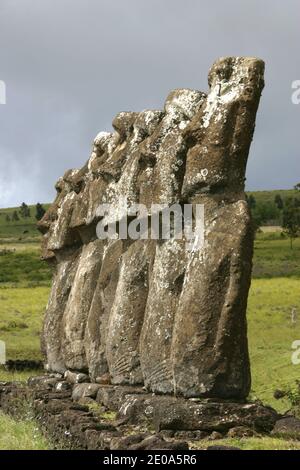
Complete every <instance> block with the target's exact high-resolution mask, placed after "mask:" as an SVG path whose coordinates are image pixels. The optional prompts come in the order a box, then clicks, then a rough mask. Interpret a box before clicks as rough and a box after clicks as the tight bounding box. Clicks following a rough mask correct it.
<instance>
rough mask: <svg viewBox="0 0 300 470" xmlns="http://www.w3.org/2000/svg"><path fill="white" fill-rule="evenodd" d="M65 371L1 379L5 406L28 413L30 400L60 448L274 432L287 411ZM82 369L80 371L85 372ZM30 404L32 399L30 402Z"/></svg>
mask: <svg viewBox="0 0 300 470" xmlns="http://www.w3.org/2000/svg"><path fill="white" fill-rule="evenodd" d="M75 375H76V374H73V375H72V374H70V376H69V377H67V380H66V379H65V378H63V377H62V376H60V375H59V374H50V375H45V376H39V377H32V378H30V379H29V380H28V383H27V384H23V383H17V382H1V383H0V409H1V410H2V411H3V412H5V413H9V414H11V415H13V416H17V417H19V416H22V413H23V410H24V402H29V403H30V408H31V409H32V413H33V416H34V417H35V419H37V421H38V423H39V426H40V429H41V431H42V432H43V433H44V434H45V435H46V436H47V437H48V439H49V440H50V443H51V446H53V448H67V449H99V450H100V449H101V450H114V449H116V450H117V449H128V450H138V449H144V450H150V449H156V450H158V449H159V450H165V449H166V450H167V449H169V450H187V449H189V448H194V445H195V442H196V441H197V440H200V439H207V441H208V442H207V447H208V448H209V444H210V442H209V441H212V440H215V439H220V438H222V437H244V436H247V437H248V436H253V435H258V434H269V433H271V432H272V430H273V429H274V427H275V424H276V422H278V420H279V418H280V416H279V415H278V414H277V413H276V411H275V410H273V409H272V408H269V407H266V406H263V405H261V404H259V403H248V402H231V401H228V400H227V401H225V400H224V401H216V400H215V399H214V400H210V399H205V400H204V399H195V398H193V399H185V398H179V397H174V396H169V395H154V394H151V393H147V392H146V391H145V390H144V389H143V388H142V387H133V386H113V385H109V384H108V385H103V384H96V383H89V382H81V383H74V380H75V381H76V377H75ZM83 378H84V376H83V374H77V380H79V381H80V380H82V379H83ZM27 410H28V407H27Z"/></svg>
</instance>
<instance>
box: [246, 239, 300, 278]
mask: <svg viewBox="0 0 300 470" xmlns="http://www.w3.org/2000/svg"><path fill="white" fill-rule="evenodd" d="M254 247H255V249H254V258H253V277H254V278H273V277H298V278H300V238H297V239H296V240H294V243H293V249H292V250H291V248H290V241H289V239H288V238H287V237H284V238H282V235H281V232H279V233H278V232H274V233H259V234H257V236H256V240H255V245H254Z"/></svg>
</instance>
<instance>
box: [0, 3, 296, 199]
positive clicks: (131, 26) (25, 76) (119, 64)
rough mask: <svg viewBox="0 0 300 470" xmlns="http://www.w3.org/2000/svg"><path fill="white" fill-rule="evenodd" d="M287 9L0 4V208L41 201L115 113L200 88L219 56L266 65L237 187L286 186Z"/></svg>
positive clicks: (291, 157) (290, 130) (290, 128)
mask: <svg viewBox="0 0 300 470" xmlns="http://www.w3.org/2000/svg"><path fill="white" fill-rule="evenodd" d="M298 10H299V1H298V0H295V1H294V0H288V1H286V2H282V1H277V0H264V1H261V0H260V1H259V0H244V1H242V2H241V1H240V0H219V1H211V0H207V1H206V0H205V1H200V0H186V1H185V2H183V1H182V0H180V1H179V0H147V1H146V0H115V1H114V2H113V1H111V0H107V1H105V0H0V80H4V81H5V83H6V87H7V104H6V105H0V206H2V207H3V206H8V205H17V204H19V203H20V202H22V201H23V200H26V202H32V203H34V202H36V201H37V200H40V201H49V200H51V199H52V198H53V195H54V192H53V184H54V182H55V180H56V179H57V178H58V177H59V176H60V175H61V174H62V173H63V172H64V171H65V170H66V169H67V168H69V167H76V166H81V165H82V164H83V163H84V161H85V160H86V159H87V158H88V156H89V152H90V145H91V141H92V139H93V137H94V136H95V135H96V134H97V132H99V131H100V130H106V129H110V127H111V121H112V118H113V117H114V115H115V114H116V113H117V112H118V111H121V110H141V109H144V108H159V107H162V105H163V101H164V98H165V96H166V94H167V93H168V91H169V90H170V89H172V88H178V87H188V88H196V89H203V90H207V79H206V77H207V70H208V68H209V67H210V65H211V64H212V62H213V61H214V60H215V59H216V58H217V57H219V56H224V55H251V56H258V57H261V58H263V59H264V60H265V61H266V88H265V91H264V94H263V99H262V102H261V107H260V110H259V114H258V119H257V129H256V134H255V140H254V143H253V146H252V150H251V155H250V159H249V165H248V171H247V178H248V180H247V181H248V182H247V186H248V188H250V189H268V188H288V187H291V186H292V185H293V184H295V183H296V182H298V181H299V180H300V175H299V163H298V157H299V154H298V148H299V144H298V128H299V116H300V105H299V106H296V105H293V104H292V103H291V92H292V91H291V83H292V81H293V80H296V79H300V59H299V53H298V48H299V26H298V25H299V11H298Z"/></svg>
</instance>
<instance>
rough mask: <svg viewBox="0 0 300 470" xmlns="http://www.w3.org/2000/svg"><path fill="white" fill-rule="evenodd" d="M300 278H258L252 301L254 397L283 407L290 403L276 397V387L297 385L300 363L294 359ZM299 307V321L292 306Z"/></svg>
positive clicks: (299, 329) (298, 332)
mask: <svg viewBox="0 0 300 470" xmlns="http://www.w3.org/2000/svg"><path fill="white" fill-rule="evenodd" d="M299 306H300V279H293V278H290V279H288V278H274V279H254V280H253V281H252V285H251V290H250V295H249V301H248V331H249V349H250V358H251V368H252V392H251V396H252V398H259V399H260V400H262V401H263V402H264V403H266V404H270V405H271V406H273V407H274V408H277V409H278V410H279V411H286V410H287V409H288V408H289V403H288V402H287V401H285V400H275V399H274V398H273V392H274V390H275V389H286V388H288V387H293V386H295V381H296V379H299V377H300V366H299V365H298V366H297V365H293V364H292V362H291V355H292V352H293V350H292V348H291V346H292V342H293V341H295V340H297V339H300V308H299ZM293 307H296V308H297V309H298V318H297V321H296V323H292V321H291V311H292V308H293Z"/></svg>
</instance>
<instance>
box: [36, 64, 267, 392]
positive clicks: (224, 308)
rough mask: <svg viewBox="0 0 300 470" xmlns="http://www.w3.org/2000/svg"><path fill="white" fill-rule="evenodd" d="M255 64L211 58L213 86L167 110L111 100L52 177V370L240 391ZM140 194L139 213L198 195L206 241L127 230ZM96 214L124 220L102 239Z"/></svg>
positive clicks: (47, 222)
mask: <svg viewBox="0 0 300 470" xmlns="http://www.w3.org/2000/svg"><path fill="white" fill-rule="evenodd" d="M263 73H264V64H263V62H262V61H261V60H258V59H255V58H248V57H245V58H243V57H237V58H235V57H228V58H222V59H220V60H218V61H217V62H216V63H215V64H214V65H213V67H212V68H211V70H210V73H209V86H210V91H209V93H208V94H207V95H206V94H205V93H202V92H199V91H195V90H187V89H180V90H174V91H173V92H171V93H170V94H169V96H168V97H167V100H166V102H165V106H164V110H163V111H157V110H155V111H150V110H146V111H142V112H141V113H130V112H124V113H120V114H118V115H117V117H116V118H115V119H114V121H113V126H114V129H115V131H114V132H113V133H103V132H102V133H100V134H99V135H98V136H97V137H96V139H95V142H94V147H93V151H92V155H91V157H90V159H89V161H88V162H87V164H86V165H85V166H84V167H83V168H82V169H81V170H73V171H69V172H67V173H66V174H65V175H64V177H63V178H62V179H60V180H59V182H58V183H57V191H58V195H57V199H56V201H55V202H54V204H53V206H52V207H51V208H50V209H49V211H48V212H47V213H46V214H45V216H44V218H43V219H42V221H41V222H40V228H41V230H42V231H43V233H44V258H45V259H48V260H49V262H51V263H52V264H54V265H55V266H56V268H55V269H56V273H55V277H54V282H53V287H52V292H51V296H50V300H49V304H48V308H47V312H46V316H45V323H44V334H43V350H44V352H45V354H46V358H47V364H48V369H49V370H54V371H55V370H56V371H60V372H62V371H64V370H65V369H67V368H70V369H73V370H83V371H88V372H89V374H90V377H91V379H92V380H95V379H96V378H100V379H101V377H106V380H107V377H109V380H110V381H111V383H112V384H115V385H124V384H131V385H144V386H145V387H146V388H147V389H148V390H149V391H152V392H154V393H160V394H175V395H182V396H185V397H201V396H203V397H217V398H244V397H246V396H247V394H248V392H249V389H250V367H249V356H248V345H247V326H246V307H247V296H248V290H249V285H250V279H251V265H252V250H253V233H252V225H251V220H250V213H249V209H248V206H247V203H246V198H245V193H244V182H245V171H246V163H247V158H248V153H249V148H250V144H251V140H252V136H253V131H254V125H255V116H256V111H257V107H258V104H259V99H260V95H261V91H262V88H263V85H264V81H263ZM124 200H125V201H126V202H125V204H124ZM138 203H140V204H143V205H144V207H145V208H146V213H145V214H146V215H145V217H146V218H147V219H148V218H149V217H151V214H152V208H153V204H156V205H159V204H164V205H167V206H171V205H173V204H177V205H178V206H179V207H183V206H184V205H185V204H190V205H191V206H192V207H193V208H194V211H196V209H197V207H198V206H201V207H204V243H203V244H202V245H201V246H198V245H197V244H195V245H194V246H193V245H192V246H190V245H188V244H187V243H186V239H185V238H184V237H183V238H182V239H177V238H175V237H171V238H169V239H156V238H155V239H149V238H147V237H146V236H144V237H142V236H141V237H140V239H134V238H130V236H129V237H128V238H126V237H124V236H123V235H122V236H121V229H120V227H121V224H122V221H123V219H124V215H125V212H126V211H128V210H129V212H130V210H133V208H134V207H135V205H136V204H138ZM103 204H109V207H110V208H111V212H110V213H109V214H106V215H103V214H102V213H100V212H99V206H103ZM99 223H100V225H101V224H102V225H101V226H103V227H104V225H105V224H107V226H110V225H115V227H118V229H117V233H116V234H115V235H116V237H115V238H112V239H109V238H107V239H105V238H101V236H100V239H99V236H98V237H97V234H98V235H99V232H98V231H97V227H99ZM97 224H98V225H97ZM144 235H145V233H144Z"/></svg>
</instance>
